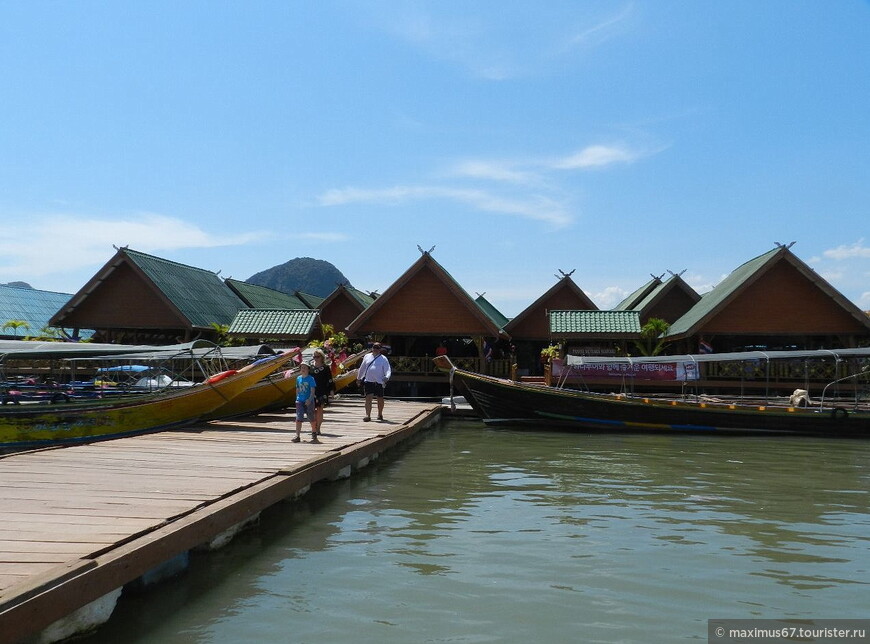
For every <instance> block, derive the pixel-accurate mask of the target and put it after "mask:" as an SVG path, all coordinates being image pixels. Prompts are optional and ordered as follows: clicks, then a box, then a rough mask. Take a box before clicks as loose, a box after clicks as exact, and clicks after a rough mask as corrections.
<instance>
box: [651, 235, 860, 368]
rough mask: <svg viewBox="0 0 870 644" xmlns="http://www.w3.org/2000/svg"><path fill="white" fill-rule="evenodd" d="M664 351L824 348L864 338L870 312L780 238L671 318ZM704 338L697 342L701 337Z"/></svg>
mask: <svg viewBox="0 0 870 644" xmlns="http://www.w3.org/2000/svg"><path fill="white" fill-rule="evenodd" d="M666 338H667V339H668V340H669V342H670V343H671V344H670V345H669V347H668V349H667V352H668V353H672V354H673V353H693V352H696V351H698V350H699V347H701V346H703V348H704V350H707V349H708V347H709V348H711V349H712V351H714V352H717V353H718V352H727V351H742V350H752V349H762V350H763V349H824V348H833V347H856V346H860V345H861V344H865V343H868V342H870V318H868V317H867V315H865V314H864V312H863V311H862V310H861V309H859V308H858V307H857V306H855V305H854V304H853V303H852V302H850V301H849V300H848V299H847V298H845V297H844V296H843V295H842V294H841V293H840V292H839V291H837V290H836V289H835V288H834V287H833V286H831V285H830V284H829V283H828V282H827V281H825V279H824V278H822V277H821V276H820V275H819V274H818V273H816V272H815V271H814V270H813V269H812V268H810V267H809V266H807V265H806V264H805V263H804V262H803V261H801V260H800V259H799V258H798V257H797V256H795V255H794V253H792V252H791V250H790V245H789V246H783V245H779V246H777V247H776V248H774V249H773V250H770V251H768V252H766V253H764V254H763V255H760V256H758V257H756V258H754V259H751V260H749V261H748V262H746V263H745V264H743V265H742V266H739V267H737V268H736V269H735V270H734V271H733V272H732V273H731V274H730V275H728V277H726V278H725V279H724V280H722V282H721V283H719V284H718V285H717V286H716V288H714V289H713V290H712V291H710V292H709V293H707V294H706V295H704V296H703V297H702V298H701V299H700V300H699V301H698V302H697V303H696V304H695V306H693V307H692V308H691V309H690V310H689V311H688V312H687V313H686V314H685V315H683V316H682V317H681V318H680V319H678V320H677V321H676V322H675V323H674V324H672V325H671V327H670V329H669V330H668V333H667V334H666ZM702 343H703V345H702Z"/></svg>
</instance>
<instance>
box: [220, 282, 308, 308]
mask: <svg viewBox="0 0 870 644" xmlns="http://www.w3.org/2000/svg"><path fill="white" fill-rule="evenodd" d="M224 282H225V283H226V285H227V286H229V287H230V288H231V289H233V291H235V293H236V295H238V296H239V297H240V298H242V300H244V302H245V303H247V304H248V306H250V307H251V308H252V309H308V308H311V307H309V306H308V305H307V304H306V303H305V302H303V301H302V300H300V299H299V298H298V297H296V296H295V295H289V294H287V293H284V292H283V291H276V290H275V289H272V288H268V287H266V286H259V285H257V284H248V283H247V282H242V281H240V280H234V279H226V280H224Z"/></svg>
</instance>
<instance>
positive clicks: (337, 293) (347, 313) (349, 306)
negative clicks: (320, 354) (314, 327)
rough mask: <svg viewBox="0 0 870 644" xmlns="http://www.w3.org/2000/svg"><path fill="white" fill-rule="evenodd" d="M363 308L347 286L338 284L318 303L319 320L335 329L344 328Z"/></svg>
mask: <svg viewBox="0 0 870 644" xmlns="http://www.w3.org/2000/svg"><path fill="white" fill-rule="evenodd" d="M365 309H366V307H365V306H364V305H363V303H362V302H361V301H360V300H359V299H358V298H356V297H354V296H353V295H352V294H351V293H350V292H349V291H348V290H347V287H345V286H344V285H340V286H338V287H337V288H336V289H335V290H334V291H333V292H332V293H331V294H330V295H329V297H327V298H326V299H325V300H324V301H323V303H322V304H321V305H320V321H321V322H322V323H323V324H331V325H332V328H334V329H336V330H340V329H346V328H347V326H348V325H349V324H350V323H351V322H353V321H354V320H355V319H356V318H357V316H359V314H360V313H362V312H363V311H364V310H365Z"/></svg>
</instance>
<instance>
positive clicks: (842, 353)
mask: <svg viewBox="0 0 870 644" xmlns="http://www.w3.org/2000/svg"><path fill="white" fill-rule="evenodd" d="M831 358H833V359H836V360H845V359H847V358H870V347H862V348H856V349H816V350H812V351H809V350H808V351H739V352H734V353H691V354H685V355H674V356H637V357H628V358H627V357H614V356H610V357H607V356H570V355H569V356H567V358H566V360H565V363H566V364H568V365H582V364H602V363H609V364H644V363H662V362H739V361H747V360H824V359H831Z"/></svg>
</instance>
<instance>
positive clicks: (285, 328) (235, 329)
mask: <svg viewBox="0 0 870 644" xmlns="http://www.w3.org/2000/svg"><path fill="white" fill-rule="evenodd" d="M227 335H228V336H231V337H235V338H244V339H245V340H246V341H247V342H248V343H255V344H256V343H260V342H274V341H276V340H277V341H279V342H297V343H300V344H303V343H307V342H308V341H309V340H311V339H312V338H314V337H319V335H320V316H319V311H316V310H312V309H243V310H241V311H239V312H238V313H237V314H236V317H235V319H234V320H233V321H232V323H231V324H230V328H229V330H227Z"/></svg>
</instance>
